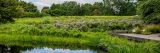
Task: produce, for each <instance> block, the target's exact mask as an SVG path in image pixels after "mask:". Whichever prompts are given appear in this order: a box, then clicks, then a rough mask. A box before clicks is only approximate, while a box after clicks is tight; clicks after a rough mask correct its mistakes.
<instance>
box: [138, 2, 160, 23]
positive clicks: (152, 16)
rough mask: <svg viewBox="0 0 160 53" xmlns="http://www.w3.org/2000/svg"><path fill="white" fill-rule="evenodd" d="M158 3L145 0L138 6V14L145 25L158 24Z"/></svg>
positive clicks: (159, 18) (159, 19)
mask: <svg viewBox="0 0 160 53" xmlns="http://www.w3.org/2000/svg"><path fill="white" fill-rule="evenodd" d="M159 5H160V1H159V0H147V1H145V2H143V3H142V4H140V6H139V9H138V10H139V11H138V12H139V14H140V15H141V16H142V19H143V20H144V21H145V22H146V23H155V24H158V23H160V17H159V15H160V14H159V13H160V6H159Z"/></svg>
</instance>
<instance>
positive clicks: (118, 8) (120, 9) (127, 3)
mask: <svg viewBox="0 0 160 53" xmlns="http://www.w3.org/2000/svg"><path fill="white" fill-rule="evenodd" d="M103 2H104V5H105V6H106V7H108V8H109V9H108V12H109V10H110V11H112V12H110V13H113V15H120V16H124V15H135V14H136V2H133V0H103Z"/></svg>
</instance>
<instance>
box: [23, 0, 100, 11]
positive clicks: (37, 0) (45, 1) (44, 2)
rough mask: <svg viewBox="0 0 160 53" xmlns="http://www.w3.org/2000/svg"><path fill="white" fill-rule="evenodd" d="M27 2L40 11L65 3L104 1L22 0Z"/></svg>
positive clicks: (96, 0) (97, 0)
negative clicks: (46, 7)
mask: <svg viewBox="0 0 160 53" xmlns="http://www.w3.org/2000/svg"><path fill="white" fill-rule="evenodd" d="M22 1H26V2H31V3H33V4H34V5H36V6H37V8H38V10H41V9H42V8H43V7H45V6H49V7H50V6H51V5H52V4H53V3H55V4H59V3H63V2H64V1H76V2H78V3H81V4H84V3H91V4H93V3H95V2H102V1H103V0H22Z"/></svg>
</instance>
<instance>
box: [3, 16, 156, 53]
mask: <svg viewBox="0 0 160 53" xmlns="http://www.w3.org/2000/svg"><path fill="white" fill-rule="evenodd" d="M70 18H72V19H70ZM117 18H119V19H122V20H123V19H125V20H129V19H133V18H134V17H130V16H124V17H123V16H122V17H121V16H108V17H106V16H102V17H99V16H97V17H96V16H86V17H84V16H82V17H80V16H79V17H77V16H73V17H72V16H69V17H66V16H62V17H43V18H20V19H16V21H15V23H8V24H3V25H0V30H1V31H0V37H1V38H0V43H2V44H12V43H13V44H16V45H19V44H24V43H26V44H27V45H37V44H40V45H70V46H79V47H84V46H88V47H95V48H100V49H104V50H105V49H107V50H108V51H109V52H110V53H123V52H124V53H158V52H159V51H158V50H159V49H158V47H157V46H158V45H159V44H158V43H156V42H152V41H144V42H140V43H138V42H135V41H129V40H127V39H123V38H118V37H113V36H111V35H110V34H109V33H108V32H100V31H97V30H95V29H94V28H97V29H101V27H94V26H99V24H98V25H95V24H93V23H95V22H99V23H103V22H104V21H94V22H92V23H88V24H87V25H91V26H92V25H94V26H92V27H94V28H92V27H91V28H89V29H86V30H87V32H84V31H81V29H80V30H79V27H78V28H76V25H78V24H79V23H83V22H85V21H89V20H95V19H100V20H103V19H104V20H106V21H110V20H116V19H117ZM46 19H48V20H47V21H46ZM133 20H134V19H133ZM71 22H72V23H71ZM121 22H122V21H120V20H119V21H117V23H121ZM122 23H123V22H122ZM72 24H75V25H72ZM104 24H105V23H104ZM130 24H132V23H130ZM87 25H84V27H85V26H87ZM111 25H112V24H111ZM113 25H115V24H113ZM68 26H69V27H70V28H68ZM80 26H81V24H80ZM101 26H103V25H101ZM112 27H113V26H111V27H110V28H112ZM126 27H127V26H126ZM113 28H114V27H113ZM122 28H123V26H122ZM102 29H103V28H102ZM117 29H118V28H117ZM90 30H91V31H90ZM92 30H95V31H96V32H94V31H92Z"/></svg>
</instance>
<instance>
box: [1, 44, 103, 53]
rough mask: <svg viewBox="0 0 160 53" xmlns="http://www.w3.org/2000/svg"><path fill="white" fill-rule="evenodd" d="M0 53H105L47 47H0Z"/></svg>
mask: <svg viewBox="0 0 160 53" xmlns="http://www.w3.org/2000/svg"><path fill="white" fill-rule="evenodd" d="M0 53H105V52H102V51H99V50H92V49H70V48H67V49H66V48H65V49H64V48H48V47H20V46H5V45H0Z"/></svg>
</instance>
